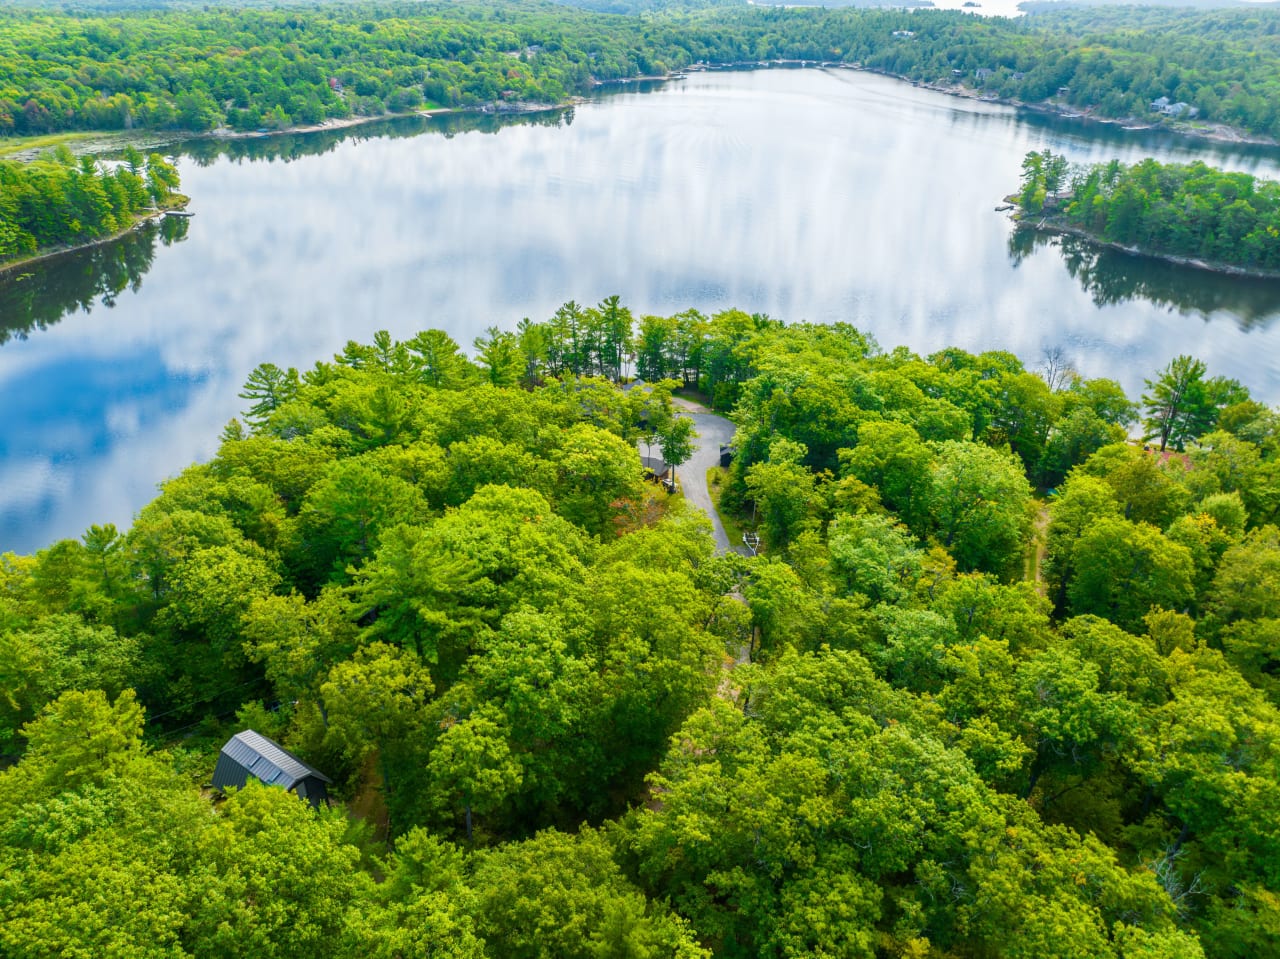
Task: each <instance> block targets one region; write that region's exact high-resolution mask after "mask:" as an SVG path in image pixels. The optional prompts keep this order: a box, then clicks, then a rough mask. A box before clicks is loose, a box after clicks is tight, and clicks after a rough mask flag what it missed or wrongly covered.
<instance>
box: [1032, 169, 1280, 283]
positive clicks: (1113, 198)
mask: <svg viewBox="0 0 1280 959" xmlns="http://www.w3.org/2000/svg"><path fill="white" fill-rule="evenodd" d="M1022 169H1023V178H1022V189H1021V190H1020V191H1019V193H1018V202H1019V204H1020V205H1021V207H1022V209H1023V211H1025V212H1026V213H1028V214H1046V215H1047V216H1048V221H1049V222H1057V221H1058V220H1061V221H1063V222H1065V223H1067V224H1069V225H1071V226H1074V227H1077V228H1079V229H1081V230H1083V231H1085V232H1086V233H1088V234H1089V235H1091V236H1096V237H1098V238H1100V239H1103V240H1107V241H1112V242H1115V243H1121V244H1125V245H1133V246H1137V247H1139V248H1141V249H1142V250H1144V251H1148V252H1152V253H1160V254H1167V255H1173V256H1182V257H1200V258H1203V259H1206V260H1211V261H1214V262H1217V263H1222V264H1229V265H1231V266H1238V267H1248V268H1254V269H1260V270H1269V271H1278V270H1280V183H1274V182H1270V181H1267V180H1259V179H1256V178H1255V177H1252V176H1250V175H1249V174H1247V173H1227V172H1225V171H1222V170H1216V169H1214V168H1213V167H1210V166H1208V165H1207V164H1204V163H1201V162H1199V161H1197V162H1194V163H1190V164H1178V163H1160V162H1158V161H1156V160H1153V159H1146V160H1143V161H1141V162H1140V163H1135V164H1132V165H1131V166H1126V165H1125V164H1123V163H1120V162H1119V161H1117V160H1113V161H1111V162H1110V163H1099V164H1095V165H1093V166H1089V167H1085V168H1081V169H1076V170H1072V169H1069V165H1068V164H1067V160H1066V158H1065V157H1062V156H1057V155H1055V154H1053V153H1051V152H1049V151H1047V150H1046V151H1044V152H1043V153H1029V154H1027V156H1026V159H1025V160H1024V161H1023V167H1022Z"/></svg>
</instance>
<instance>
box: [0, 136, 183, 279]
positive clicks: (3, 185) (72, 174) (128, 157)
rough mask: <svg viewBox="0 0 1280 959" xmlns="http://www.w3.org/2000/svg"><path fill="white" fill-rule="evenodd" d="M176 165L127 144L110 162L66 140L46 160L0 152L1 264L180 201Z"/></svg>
mask: <svg viewBox="0 0 1280 959" xmlns="http://www.w3.org/2000/svg"><path fill="white" fill-rule="evenodd" d="M179 186H180V182H179V177H178V171H177V170H176V169H175V168H174V166H173V165H172V164H171V163H169V162H168V161H166V160H165V159H164V158H163V157H161V156H160V155H159V154H157V153H153V154H151V156H150V157H148V158H147V159H145V160H144V159H143V157H142V154H140V153H139V152H138V151H137V150H135V149H133V148H132V147H130V148H129V149H128V150H126V151H125V156H124V160H123V162H121V163H119V164H115V165H113V166H111V167H110V168H108V167H106V166H104V165H103V164H102V163H100V162H99V161H97V160H95V159H93V158H92V157H87V156H86V157H81V158H80V159H76V158H75V157H73V156H72V155H71V151H70V150H68V149H67V148H66V147H65V146H63V147H60V148H59V149H57V150H55V151H54V152H53V154H52V155H51V156H50V157H49V158H48V159H46V160H41V161H37V162H34V163H16V162H13V161H9V160H0V266H3V265H4V264H5V262H6V261H9V260H15V259H23V258H25V257H30V256H32V255H34V254H37V253H40V252H43V251H45V250H48V249H51V248H56V247H68V246H75V245H77V244H84V243H88V242H91V241H93V240H99V239H102V238H103V237H109V236H113V235H115V234H117V233H120V232H121V231H123V230H127V229H130V228H131V227H133V226H135V225H137V223H138V222H139V219H140V218H141V217H143V216H146V215H148V214H150V213H152V212H154V211H156V210H159V209H164V208H166V207H171V206H174V205H175V204H177V203H180V202H185V199H184V198H182V197H181V196H179V195H178V194H177V189H178V187H179Z"/></svg>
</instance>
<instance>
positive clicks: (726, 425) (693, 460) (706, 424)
mask: <svg viewBox="0 0 1280 959" xmlns="http://www.w3.org/2000/svg"><path fill="white" fill-rule="evenodd" d="M674 403H675V404H676V406H678V407H679V408H680V409H681V410H682V411H683V415H685V416H688V417H689V418H690V419H691V420H693V425H694V427H695V428H696V429H697V431H698V440H697V444H698V448H697V449H696V450H695V451H694V454H693V456H692V457H690V459H689V462H687V463H685V464H684V465H683V466H681V467H680V468H679V469H677V470H676V480H677V481H678V482H679V484H680V488H681V489H682V490H683V491H684V498H685V499H686V500H688V501H689V502H690V503H692V504H693V505H694V506H696V507H698V508H699V509H700V510H702V511H703V512H704V513H706V514H707V516H709V517H710V518H711V528H712V531H713V532H714V534H715V540H716V551H717V552H720V553H728V552H742V545H741V544H740V543H730V542H729V537H728V536H727V535H726V534H725V531H724V525H723V524H722V523H721V522H720V517H719V516H718V515H717V514H716V510H715V507H714V506H713V505H712V504H711V491H710V490H709V489H707V470H709V469H711V467H713V466H719V465H720V444H721V443H725V444H728V443H729V441H730V440H732V439H733V433H734V429H735V427H734V425H733V423H731V422H730V421H729V420H727V419H725V418H724V417H723V416H716V415H715V414H714V413H708V412H706V411H705V409H704V408H703V407H701V406H697V405H695V404H693V403H690V402H689V401H688V400H681V399H679V398H677V399H675V400H674Z"/></svg>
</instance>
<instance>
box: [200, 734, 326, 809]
mask: <svg viewBox="0 0 1280 959" xmlns="http://www.w3.org/2000/svg"><path fill="white" fill-rule="evenodd" d="M250 777H252V778H253V779H256V780H258V781H259V782H261V783H265V784H266V785H268V786H283V787H284V788H285V789H287V790H288V791H289V792H293V793H297V794H298V796H299V798H301V799H305V800H306V801H307V802H309V803H311V805H313V806H319V805H320V804H321V803H322V802H324V801H325V799H326V798H328V791H327V789H326V786H328V785H329V784H331V783H332V782H333V780H332V779H330V778H329V777H328V776H326V775H325V774H324V773H322V772H319V771H317V770H315V769H312V768H311V767H310V766H308V765H307V764H306V763H304V762H303V761H302V760H301V759H299V758H298V757H297V756H295V755H293V754H292V753H290V752H289V751H288V750H286V749H285V748H284V747H283V746H281V745H280V744H279V743H277V742H275V741H274V740H271V739H268V738H267V737H266V736H264V735H262V734H261V733H257V732H254V731H253V730H252V729H246V730H245V731H244V732H240V733H236V734H235V735H234V736H232V737H231V738H230V739H229V740H227V744H226V745H225V746H223V747H222V752H221V753H219V754H218V765H217V766H215V767H214V770H213V787H214V788H215V789H226V788H227V787H228V786H235V787H236V788H237V789H239V788H241V787H243V786H244V784H245V783H247V782H248V781H249V779H250Z"/></svg>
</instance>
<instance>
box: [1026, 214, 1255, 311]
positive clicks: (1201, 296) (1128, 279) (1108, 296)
mask: <svg viewBox="0 0 1280 959" xmlns="http://www.w3.org/2000/svg"><path fill="white" fill-rule="evenodd" d="M1043 247H1051V248H1053V249H1056V250H1057V251H1058V252H1059V253H1060V254H1061V255H1062V261H1063V263H1064V264H1065V265H1066V267H1067V272H1069V273H1070V274H1071V275H1072V276H1073V277H1075V278H1076V279H1077V280H1078V281H1079V282H1080V285H1081V286H1082V287H1084V289H1085V291H1086V292H1087V293H1088V294H1089V295H1090V296H1091V297H1093V302H1094V303H1096V304H1097V305H1098V306H1110V305H1112V304H1115V303H1124V302H1127V301H1129V300H1138V299H1141V300H1147V301H1149V302H1151V303H1154V304H1155V305H1157V306H1162V307H1166V308H1168V309H1171V310H1174V309H1176V310H1178V311H1179V312H1180V313H1199V314H1200V315H1201V316H1203V317H1205V318H1206V319H1207V318H1208V317H1209V316H1210V315H1211V314H1214V313H1218V312H1223V313H1228V314H1230V315H1231V316H1233V317H1234V318H1235V320H1236V322H1237V323H1238V324H1239V325H1240V328H1241V329H1243V330H1253V329H1261V328H1262V327H1265V326H1267V325H1268V324H1270V323H1271V322H1272V321H1273V320H1275V319H1276V317H1277V316H1280V280H1266V279H1261V278H1257V277H1245V276H1230V275H1228V274H1225V273H1214V272H1212V271H1209V270H1198V269H1195V268H1194V267H1189V266H1182V265H1179V264H1177V263H1169V262H1166V261H1164V260H1159V259H1155V258H1153V257H1146V256H1136V255H1134V254H1131V253H1124V252H1122V251H1120V250H1115V249H1111V248H1109V247H1105V246H1101V245H1099V244H1097V243H1093V242H1091V241H1089V240H1086V239H1084V238H1082V237H1077V236H1066V235H1062V234H1056V233H1049V232H1045V231H1042V230H1037V229H1035V228H1033V227H1026V226H1020V227H1018V228H1017V229H1015V230H1014V231H1013V234H1012V235H1011V236H1010V237H1009V258H1010V259H1011V260H1012V261H1013V264H1014V266H1017V265H1018V264H1019V263H1021V262H1022V261H1023V260H1024V259H1026V258H1027V257H1028V256H1030V255H1031V254H1032V253H1034V252H1035V251H1036V250H1039V249H1041V248H1043Z"/></svg>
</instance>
